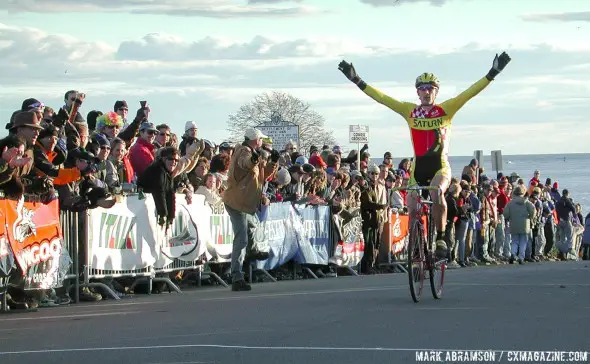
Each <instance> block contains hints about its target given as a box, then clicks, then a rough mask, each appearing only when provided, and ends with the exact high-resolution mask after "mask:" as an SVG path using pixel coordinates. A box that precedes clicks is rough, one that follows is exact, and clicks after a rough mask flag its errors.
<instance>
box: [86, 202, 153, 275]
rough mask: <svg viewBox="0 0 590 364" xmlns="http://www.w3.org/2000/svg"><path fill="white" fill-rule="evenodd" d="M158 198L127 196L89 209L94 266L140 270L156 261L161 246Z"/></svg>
mask: <svg viewBox="0 0 590 364" xmlns="http://www.w3.org/2000/svg"><path fill="white" fill-rule="evenodd" d="M155 210H156V209H155V205H154V200H153V198H152V196H151V195H149V194H146V198H145V199H144V200H139V199H138V198H137V196H128V197H123V200H122V201H121V202H118V203H116V204H115V206H113V207H112V208H110V209H103V208H96V209H92V210H89V218H88V241H89V243H90V244H89V245H90V250H89V252H88V254H89V256H90V257H91V261H90V266H91V267H92V268H93V269H101V270H136V269H143V268H146V267H149V266H151V265H153V264H154V263H155V262H156V257H157V256H159V255H160V249H159V247H158V246H157V244H156V231H154V229H153V226H157V222H156V214H155Z"/></svg>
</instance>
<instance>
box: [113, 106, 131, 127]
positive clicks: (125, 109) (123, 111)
mask: <svg viewBox="0 0 590 364" xmlns="http://www.w3.org/2000/svg"><path fill="white" fill-rule="evenodd" d="M113 111H114V112H116V113H117V114H119V116H121V119H122V120H123V127H125V126H127V115H129V106H127V101H125V100H118V101H115V106H113Z"/></svg>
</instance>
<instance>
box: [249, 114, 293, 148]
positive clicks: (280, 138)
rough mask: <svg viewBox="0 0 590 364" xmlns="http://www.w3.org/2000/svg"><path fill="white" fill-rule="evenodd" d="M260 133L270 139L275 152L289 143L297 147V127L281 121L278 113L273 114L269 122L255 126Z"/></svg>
mask: <svg viewBox="0 0 590 364" xmlns="http://www.w3.org/2000/svg"><path fill="white" fill-rule="evenodd" d="M256 128H258V129H259V130H260V131H261V132H263V133H264V134H266V135H267V136H269V137H270V138H271V139H272V146H273V148H274V149H276V150H282V149H283V148H285V145H286V144H287V143H288V142H289V141H293V142H295V143H296V144H297V146H299V125H295V124H293V123H290V122H288V121H285V120H283V119H282V117H281V115H280V114H279V113H273V114H272V115H271V118H270V121H267V122H264V123H262V124H260V125H258V126H256Z"/></svg>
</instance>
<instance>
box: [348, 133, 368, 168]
mask: <svg viewBox="0 0 590 364" xmlns="http://www.w3.org/2000/svg"><path fill="white" fill-rule="evenodd" d="M348 130H349V142H350V143H356V145H357V149H356V150H357V157H356V167H357V169H358V170H359V171H360V170H361V143H363V144H365V143H368V142H369V126H368V125H350V126H349V128H348Z"/></svg>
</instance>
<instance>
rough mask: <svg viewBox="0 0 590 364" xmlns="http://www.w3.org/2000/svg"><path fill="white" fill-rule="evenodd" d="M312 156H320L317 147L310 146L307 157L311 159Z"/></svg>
mask: <svg viewBox="0 0 590 364" xmlns="http://www.w3.org/2000/svg"><path fill="white" fill-rule="evenodd" d="M314 154H318V155H319V154H320V150H319V149H318V147H316V146H315V145H312V146H311V147H309V157H310V158H311V157H313V155H314Z"/></svg>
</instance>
